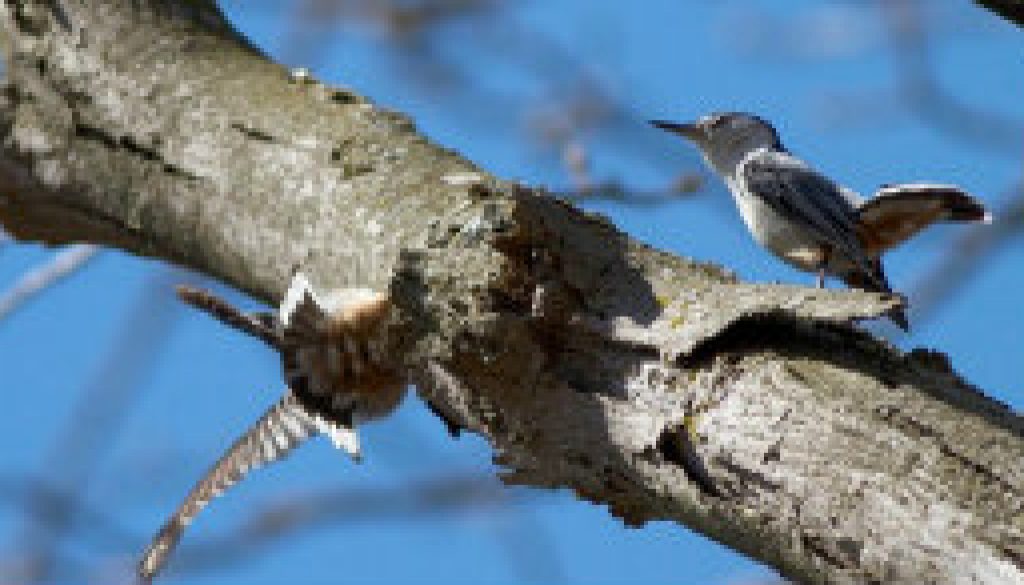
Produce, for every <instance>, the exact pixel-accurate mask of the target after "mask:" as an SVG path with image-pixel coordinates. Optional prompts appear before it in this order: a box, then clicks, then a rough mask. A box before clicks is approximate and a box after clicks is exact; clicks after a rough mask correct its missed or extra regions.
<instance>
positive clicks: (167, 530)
mask: <svg viewBox="0 0 1024 585" xmlns="http://www.w3.org/2000/svg"><path fill="white" fill-rule="evenodd" d="M178 295H179V296H180V297H181V299H182V300H184V301H185V302H186V303H188V304H190V305H192V306H194V307H196V308H199V309H201V310H203V311H206V312H207V313H209V314H211V315H213V316H214V317H215V318H217V319H218V320H220V321H221V322H222V323H225V324H226V325H229V326H231V327H234V328H235V329H239V330H241V331H243V332H245V333H248V334H250V335H253V336H255V337H257V338H259V339H260V340H262V341H263V342H265V343H266V344H268V345H270V346H271V347H273V348H274V349H276V350H277V351H278V353H279V354H280V355H281V361H282V366H283V369H284V376H285V380H286V382H287V384H288V388H287V390H286V391H285V393H284V396H283V397H282V398H281V399H280V400H279V401H278V402H277V403H275V404H274V405H273V406H271V407H270V409H269V410H267V412H266V413H265V414H264V415H263V416H262V417H260V419H259V420H257V421H256V423H254V424H253V425H252V426H251V427H249V429H248V430H247V431H246V432H245V433H243V434H242V436H241V437H240V438H239V439H238V440H236V441H235V443H234V444H233V445H232V446H231V447H229V448H228V450H227V451H226V452H225V453H224V455H222V456H221V458H220V459H219V460H218V461H217V462H216V463H215V464H214V465H213V467H211V468H210V469H209V470H208V471H207V472H206V474H205V475H204V476H203V477H202V479H200V480H199V482H198V483H197V484H196V485H195V487H193V488H192V490H191V491H190V492H189V493H188V495H187V496H186V497H185V500H184V501H183V502H182V503H181V505H180V506H179V507H178V509H177V510H175V512H174V514H172V515H171V517H170V518H169V519H168V520H167V522H166V523H165V524H164V525H163V527H162V528H161V529H160V531H159V532H158V533H157V535H156V536H155V537H154V538H153V542H152V543H151V544H150V546H149V548H148V549H147V550H146V552H145V554H144V555H143V557H142V560H141V561H140V562H139V567H138V572H139V576H140V578H141V579H142V580H143V581H144V582H150V581H152V579H153V577H154V576H155V575H156V574H157V573H158V572H159V571H160V570H161V568H163V566H164V564H165V563H166V562H167V559H168V557H169V556H170V554H171V552H173V550H174V548H175V547H176V546H177V544H178V541H179V540H181V537H182V536H183V535H184V532H185V529H186V528H187V527H188V525H189V524H190V523H191V522H192V520H193V519H194V518H195V517H196V516H197V515H198V514H199V512H200V511H202V509H203V508H205V507H206V506H207V505H208V504H209V503H210V502H211V501H212V500H213V499H214V498H216V497H217V496H219V495H221V494H223V493H224V492H225V491H227V490H228V489H229V488H230V487H231V486H232V485H234V484H235V483H237V482H238V481H240V480H242V479H243V478H244V477H245V476H246V475H247V474H248V473H249V471H251V470H253V469H256V468H257V467H261V466H264V465H269V464H271V463H273V462H275V461H277V460H279V459H281V458H283V457H284V456H286V455H287V454H288V453H289V452H291V451H292V450H293V449H295V448H296V447H298V446H299V445H301V444H302V443H304V442H305V441H306V440H307V439H309V438H311V437H313V436H316V435H325V436H327V437H328V438H329V439H330V440H331V442H332V443H334V445H335V446H336V447H338V448H340V449H344V450H345V451H346V452H347V453H348V454H349V455H350V456H351V457H352V458H353V459H354V460H356V461H358V460H360V459H361V451H360V448H359V436H358V435H357V434H356V428H357V427H358V425H360V424H362V423H363V422H366V421H369V420H373V419H376V418H381V417H383V416H386V415H387V414H388V413H390V412H391V411H393V410H394V409H395V408H397V407H398V405H399V403H400V402H401V400H402V397H403V396H404V395H405V383H404V381H403V379H402V377H401V376H400V375H399V372H398V370H397V369H396V368H395V367H394V365H393V364H392V363H391V356H389V354H388V351H389V350H388V340H387V335H388V327H389V324H390V322H391V318H392V307H391V300H390V298H389V297H388V296H387V295H385V294H383V293H377V292H374V291H371V290H369V289H363V288H343V289H338V290H335V291H332V292H330V293H329V294H327V295H324V296H320V295H318V294H317V293H316V291H314V289H313V287H312V286H311V285H310V284H309V281H308V280H307V279H306V278H305V276H303V275H302V274H301V273H298V274H296V275H295V276H294V278H293V279H292V283H291V286H290V287H289V288H288V292H287V293H286V294H285V298H284V301H283V302H282V303H281V307H280V309H279V310H278V312H277V313H243V312H241V311H239V310H238V309H236V308H235V307H233V306H231V305H230V304H228V303H227V302H225V301H223V300H222V299H220V298H218V297H216V296H214V295H213V294H212V293H209V292H207V291H203V290H199V289H193V288H189V287H179V288H178Z"/></svg>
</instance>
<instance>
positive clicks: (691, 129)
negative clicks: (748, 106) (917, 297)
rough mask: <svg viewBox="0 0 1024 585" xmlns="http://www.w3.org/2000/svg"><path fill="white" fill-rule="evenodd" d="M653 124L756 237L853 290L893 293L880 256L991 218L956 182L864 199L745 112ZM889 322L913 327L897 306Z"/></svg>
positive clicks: (888, 190)
mask: <svg viewBox="0 0 1024 585" xmlns="http://www.w3.org/2000/svg"><path fill="white" fill-rule="evenodd" d="M651 124H653V125H654V126H657V127H658V128H661V129H663V130H667V131H669V132H672V133H674V134H678V135H680V136H683V137H684V138H687V139H689V140H690V141H692V142H693V143H694V144H696V145H697V147H698V148H700V150H701V154H703V155H704V160H705V161H707V163H708V165H709V166H710V167H711V168H712V169H713V170H714V171H715V172H716V173H717V174H718V175H719V176H721V177H722V179H724V180H725V183H726V185H727V186H728V187H729V191H731V192H732V196H733V199H734V200H735V201H736V207H737V208H739V211H740V215H741V216H742V217H743V222H744V223H746V225H747V228H748V229H749V230H750V233H751V234H752V235H753V236H754V239H755V240H757V241H758V242H759V243H760V244H761V245H762V246H764V247H765V248H768V250H770V251H771V252H772V253H774V254H775V255H777V256H779V257H780V258H782V259H783V260H785V261H786V262H787V263H789V264H790V265H792V266H794V267H796V268H798V269H800V270H804V271H807V272H814V273H817V275H818V286H819V287H821V286H824V279H825V275H831V276H835V277H837V278H839V279H841V280H842V281H843V282H845V283H846V284H848V285H849V286H852V287H855V288H859V289H863V290H868V291H874V292H885V293H891V292H892V289H891V288H890V287H889V282H888V280H886V277H885V271H884V269H883V268H882V254H883V253H884V252H886V251H887V250H889V249H890V248H893V247H895V246H896V245H897V244H900V243H902V242H903V241H905V240H907V239H908V238H910V237H911V236H913V235H914V234H916V233H917V232H919V231H921V230H922V229H924V228H926V227H928V226H929V225H931V224H933V223H935V222H939V221H984V222H989V221H991V216H990V215H989V214H988V213H987V212H986V211H985V207H984V206H983V205H982V204H981V202H979V201H978V200H977V199H975V198H973V197H971V196H970V195H968V194H967V193H965V192H964V191H963V190H961V189H959V188H957V187H954V186H951V185H936V184H929V183H908V184H902V185H887V186H884V187H882V188H881V189H879V190H878V192H877V193H876V194H875V196H874V197H872V198H870V199H864V198H863V197H861V196H860V195H858V194H857V193H855V192H853V191H851V190H850V189H847V188H845V187H842V186H840V185H838V184H836V183H834V182H833V181H832V180H830V179H829V178H828V177H826V176H824V175H822V174H821V173H818V172H817V171H815V170H814V169H812V168H811V167H810V166H808V165H807V163H805V162H803V161H802V160H800V159H798V158H796V157H795V156H793V155H792V154H790V153H789V152H788V151H787V150H786V149H785V147H783V146H782V142H781V140H780V139H779V134H778V132H777V131H776V130H775V128H773V127H772V126H771V124H769V123H768V122H766V121H764V120H762V119H761V118H759V117H757V116H754V115H751V114H744V113H732V112H730V113H716V114H709V115H707V116H704V117H702V118H700V119H699V120H697V121H696V122H692V123H687V124H680V123H676V122H665V121H660V120H654V121H652V122H651ZM889 316H890V318H892V320H893V321H894V322H895V323H896V324H897V325H899V326H900V327H901V328H903V329H904V330H907V329H909V323H908V321H907V317H906V314H905V313H904V311H903V308H902V307H897V308H896V309H894V310H893V311H892V312H891V313H890V314H889Z"/></svg>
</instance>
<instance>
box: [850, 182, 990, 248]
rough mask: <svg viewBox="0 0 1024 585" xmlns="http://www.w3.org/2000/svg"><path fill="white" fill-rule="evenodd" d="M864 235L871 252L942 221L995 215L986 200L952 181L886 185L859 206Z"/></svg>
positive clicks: (988, 218)
mask: <svg viewBox="0 0 1024 585" xmlns="http://www.w3.org/2000/svg"><path fill="white" fill-rule="evenodd" d="M857 212H858V219H859V226H858V229H859V230H860V237H861V240H862V242H863V244H864V247H865V249H866V250H867V252H868V253H869V254H870V255H871V256H879V255H881V254H882V253H883V252H885V251H886V250H888V249H890V248H892V247H894V246H896V245H898V244H901V243H903V242H904V241H906V240H907V239H909V238H910V237H911V236H913V235H915V234H917V233H918V232H920V231H921V230H923V229H924V228H926V227H928V226H929V225H931V224H933V223H936V222H940V221H956V222H976V221H980V222H985V223H990V222H991V221H992V215H991V214H990V213H988V212H987V211H986V210H985V206H984V205H982V203H981V202H980V201H979V200H977V199H975V198H974V197H971V196H970V195H968V194H967V193H965V192H964V191H963V190H962V189H960V188H958V187H954V186H952V185H933V184H929V183H907V184H903V185H886V186H884V187H882V188H881V189H879V190H878V193H876V194H875V196H874V197H872V198H871V199H867V200H865V201H864V202H863V203H861V204H860V206H859V207H858V209H857Z"/></svg>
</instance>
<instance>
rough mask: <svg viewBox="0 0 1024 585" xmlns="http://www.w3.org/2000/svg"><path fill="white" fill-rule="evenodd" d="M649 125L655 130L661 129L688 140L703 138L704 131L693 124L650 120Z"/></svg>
mask: <svg viewBox="0 0 1024 585" xmlns="http://www.w3.org/2000/svg"><path fill="white" fill-rule="evenodd" d="M650 124H651V126H654V127H655V128H661V129H662V130H664V131H666V132H671V133H673V134H678V135H680V136H682V137H683V138H686V139H688V140H699V139H701V138H704V130H703V129H701V127H700V126H698V125H697V124H694V123H687V124H680V123H679V122H668V121H665V120H650Z"/></svg>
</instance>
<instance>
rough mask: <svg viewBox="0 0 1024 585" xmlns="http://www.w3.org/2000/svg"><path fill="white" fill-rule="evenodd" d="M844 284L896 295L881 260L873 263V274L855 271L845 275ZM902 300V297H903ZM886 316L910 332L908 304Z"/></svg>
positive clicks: (897, 307) (899, 306)
mask: <svg viewBox="0 0 1024 585" xmlns="http://www.w3.org/2000/svg"><path fill="white" fill-rule="evenodd" d="M842 278H843V282H845V283H846V284H847V285H848V286H851V287H853V288H857V289H860V290H864V291H868V292H877V293H885V294H894V293H893V290H892V287H890V286H889V280H888V279H887V278H886V277H885V269H884V268H883V267H882V261H881V260H874V261H873V262H872V270H871V273H866V272H864V271H853V272H848V273H847V274H844V275H843V277H842ZM901 298H902V296H901ZM885 316H886V317H888V318H889V319H891V320H892V322H893V323H895V324H896V325H897V326H899V328H900V329H902V330H903V331H906V332H909V331H910V320H909V319H908V318H907V309H906V302H905V299H904V303H901V304H899V305H897V306H895V307H893V308H892V309H889V310H888V311H887V312H886V313H885Z"/></svg>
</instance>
